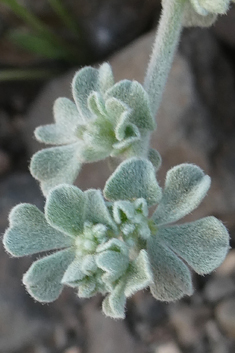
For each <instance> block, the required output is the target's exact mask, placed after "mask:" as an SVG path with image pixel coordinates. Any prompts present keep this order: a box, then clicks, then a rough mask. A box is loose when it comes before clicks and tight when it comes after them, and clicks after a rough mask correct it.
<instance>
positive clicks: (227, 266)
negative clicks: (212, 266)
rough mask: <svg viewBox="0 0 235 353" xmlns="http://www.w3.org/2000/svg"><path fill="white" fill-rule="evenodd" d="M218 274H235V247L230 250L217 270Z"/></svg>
mask: <svg viewBox="0 0 235 353" xmlns="http://www.w3.org/2000/svg"><path fill="white" fill-rule="evenodd" d="M215 274H216V275H218V276H232V275H233V276H234V275H235V249H232V250H230V251H229V253H228V255H227V256H226V259H225V260H224V262H223V263H222V265H221V266H220V267H219V268H218V269H217V270H216V273H215Z"/></svg>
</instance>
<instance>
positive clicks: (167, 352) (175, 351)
mask: <svg viewBox="0 0 235 353" xmlns="http://www.w3.org/2000/svg"><path fill="white" fill-rule="evenodd" d="M154 352H155V353H181V350H180V349H179V347H177V344H176V343H175V342H169V343H165V344H161V345H159V346H158V347H157V348H156V349H155V351H154Z"/></svg>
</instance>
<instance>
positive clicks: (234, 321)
mask: <svg viewBox="0 0 235 353" xmlns="http://www.w3.org/2000/svg"><path fill="white" fill-rule="evenodd" d="M215 316H216V319H217V321H218V323H219V325H220V327H221V328H222V329H223V330H224V331H225V332H226V333H227V334H228V335H229V336H230V337H232V338H235V298H231V299H227V300H225V301H223V302H222V303H220V304H219V305H218V306H217V308H216V311H215Z"/></svg>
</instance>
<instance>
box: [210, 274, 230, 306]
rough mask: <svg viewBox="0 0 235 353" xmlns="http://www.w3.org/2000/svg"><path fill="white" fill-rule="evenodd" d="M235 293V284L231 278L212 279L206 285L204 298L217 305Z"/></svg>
mask: <svg viewBox="0 0 235 353" xmlns="http://www.w3.org/2000/svg"><path fill="white" fill-rule="evenodd" d="M234 293H235V282H234V281H233V280H232V279H231V278H229V277H221V276H217V277H212V278H210V279H209V281H208V282H207V283H206V285H205V288H204V296H205V298H206V300H208V301H210V302H212V303H216V302H218V301H220V300H222V299H224V298H225V297H228V296H230V295H233V294H234Z"/></svg>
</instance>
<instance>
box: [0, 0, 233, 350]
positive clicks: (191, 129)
mask: <svg viewBox="0 0 235 353" xmlns="http://www.w3.org/2000/svg"><path fill="white" fill-rule="evenodd" d="M15 2H16V3H18V4H20V5H23V6H24V7H25V8H26V9H27V11H28V13H30V14H31V15H33V16H36V18H37V19H39V21H40V22H39V24H40V25H41V24H43V26H41V27H43V28H44V29H43V30H42V28H41V29H40V31H41V32H40V31H39V32H37V31H36V29H35V23H36V22H35V21H34V23H31V24H30V23H29V22H28V23H26V20H25V19H24V20H23V19H22V17H20V16H19V13H18V14H17V13H16V12H14V11H13V9H12V8H11V7H10V5H9V4H10V3H15ZM15 2H14V1H12V0H9V1H6V0H0V232H1V234H3V232H4V230H5V228H6V227H7V226H8V220H7V216H8V213H9V210H10V209H11V208H12V207H13V206H15V205H16V204H18V203H20V202H30V203H33V204H36V205H37V206H38V207H39V208H43V204H44V199H43V197H42V195H41V192H40V190H39V188H38V185H37V183H36V182H35V181H34V180H33V178H32V177H31V176H30V174H29V172H28V164H29V159H30V156H31V155H32V154H33V153H34V152H35V151H37V150H38V149H39V148H41V147H42V146H40V145H39V144H38V143H37V142H36V141H35V139H34V138H33V130H34V129H35V127H37V126H38V125H41V124H45V123H50V122H52V105H53V101H54V100H55V99H56V98H57V97H59V96H66V97H70V96H71V92H70V82H71V79H72V77H73V74H74V72H75V71H76V70H78V69H79V68H80V67H82V66H83V65H88V64H92V65H97V64H98V63H99V62H100V61H102V60H108V61H110V63H111V64H112V66H113V70H114V75H115V78H116V80H120V79H123V78H127V79H136V80H138V81H140V82H142V81H143V78H144V74H145V70H146V66H147V63H148V56H149V54H150V52H151V47H152V43H153V39H154V28H155V27H156V25H157V22H158V18H159V13H160V9H161V6H160V0H145V1H140V0H89V1H84V0H76V1H72V0H67V1H65V0H61V1H58V0H57V1H53V0H40V1H32V0H18V1H15ZM58 4H59V5H62V6H63V7H64V9H66V14H67V15H68V16H66V18H67V20H66V19H65V18H64V16H62V17H61V14H60V12H59V9H60V8H61V7H58ZM56 5H57V7H56ZM63 13H65V12H63ZM27 18H28V21H29V17H27ZM31 18H32V17H31ZM66 21H67V22H66ZM39 27H40V26H39ZM45 30H46V33H47V34H48V37H47V36H46V37H44V39H45V38H47V40H46V41H45V40H43V35H44V34H45ZM48 31H49V32H48ZM51 33H52V35H51ZM38 38H39V41H38ZM56 38H57V39H56ZM58 38H59V40H60V41H62V42H63V44H65V46H64V47H63V51H62V52H61V51H58ZM35 43H37V45H35ZM60 43H61V42H60ZM39 44H40V45H39ZM71 49H72V52H73V53H74V56H71ZM157 123H158V127H157V131H156V133H155V134H154V136H153V138H152V146H154V147H155V148H157V149H158V150H159V151H160V153H161V154H162V157H163V166H162V168H161V170H160V172H159V176H158V177H159V180H160V183H161V184H162V185H163V183H164V178H165V174H166V171H167V170H168V169H169V168H170V167H172V166H174V165H176V164H179V163H183V162H190V163H195V164H197V165H199V166H200V167H201V168H203V169H204V170H205V171H206V172H207V173H208V174H209V175H210V176H211V177H212V187H211V190H210V191H209V193H208V196H207V197H206V199H205V200H204V202H203V203H202V205H201V206H200V207H199V208H198V210H196V211H195V212H194V213H193V214H192V215H190V216H188V217H187V219H190V220H192V219H195V218H198V217H201V216H206V215H209V214H210V215H215V216H216V217H218V218H220V219H221V220H222V221H223V222H224V224H225V225H226V226H227V227H228V229H229V231H230V234H231V247H232V249H231V251H230V253H229V255H228V256H227V258H226V260H225V262H224V263H223V265H222V266H221V267H220V268H219V269H218V270H217V271H216V272H215V273H213V274H211V275H209V276H205V277H199V276H194V287H195V294H194V295H193V296H192V297H190V298H185V299H183V300H181V301H179V302H177V303H173V304H165V303H161V302H158V301H156V300H155V299H153V298H152V296H151V295H150V293H149V292H148V291H147V290H146V291H143V292H139V293H138V294H136V295H135V296H134V297H133V298H131V299H130V300H129V301H128V307H127V317H126V319H125V320H124V321H115V320H111V319H108V318H105V317H104V315H103V314H102V313H101V311H100V306H101V297H98V296H97V297H95V298H92V299H89V300H81V299H79V298H78V297H77V296H76V295H75V293H73V291H72V290H71V289H65V290H64V291H63V294H62V295H61V297H60V298H59V300H57V301H56V302H55V303H53V304H50V305H41V304H38V303H35V302H34V301H33V300H32V299H31V298H30V297H29V295H28V294H27V293H26V292H25V290H24V288H23V286H22V284H21V277H22V274H23V273H24V272H25V271H26V270H27V268H28V267H29V265H30V263H31V262H32V259H12V258H9V257H8V256H7V255H6V254H5V253H4V251H3V248H2V246H1V245H0V353H119V352H122V353H132V352H133V353H234V352H235V249H233V248H234V247H235V153H234V150H235V6H233V7H232V8H231V10H230V12H229V13H228V15H227V16H223V17H221V18H220V19H219V20H218V21H217V23H216V25H215V26H213V27H212V28H210V29H199V28H192V29H185V30H184V32H183V36H182V40H181V43H180V46H179V50H178V53H177V55H176V57H175V60H174V64H173V67H172V70H171V73H170V76H169V80H168V83H167V86H166V90H165V93H164V97H163V102H162V105H161V109H160V111H159V114H158V117H157ZM108 173H109V170H108V168H107V167H106V164H105V163H95V164H94V165H87V166H85V167H84V169H83V171H82V173H81V175H80V177H79V179H78V181H77V185H79V186H80V187H81V188H82V189H86V188H88V187H91V186H92V187H102V186H103V185H104V182H105V179H106V178H107V175H108Z"/></svg>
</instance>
